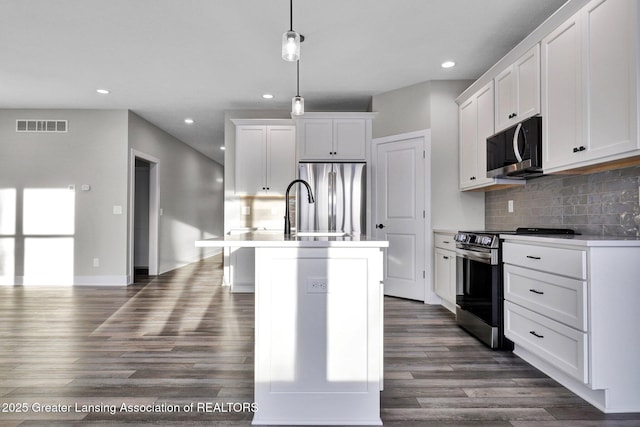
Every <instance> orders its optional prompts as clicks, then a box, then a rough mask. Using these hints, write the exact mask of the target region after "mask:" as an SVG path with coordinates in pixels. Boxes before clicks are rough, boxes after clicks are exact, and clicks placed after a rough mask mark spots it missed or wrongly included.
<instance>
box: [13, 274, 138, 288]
mask: <svg viewBox="0 0 640 427" xmlns="http://www.w3.org/2000/svg"><path fill="white" fill-rule="evenodd" d="M128 283H129V282H128V276H74V277H73V285H72V286H127V284H128ZM9 286H11V285H9ZM13 286H25V284H24V276H16V277H15V279H14V284H13ZM26 286H27V287H28V286H29V285H26ZM42 287H52V288H54V287H67V286H62V285H42Z"/></svg>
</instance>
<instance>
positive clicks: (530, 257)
mask: <svg viewBox="0 0 640 427" xmlns="http://www.w3.org/2000/svg"><path fill="white" fill-rule="evenodd" d="M527 258H529V259H542V258H540V257H539V256H535V255H527Z"/></svg>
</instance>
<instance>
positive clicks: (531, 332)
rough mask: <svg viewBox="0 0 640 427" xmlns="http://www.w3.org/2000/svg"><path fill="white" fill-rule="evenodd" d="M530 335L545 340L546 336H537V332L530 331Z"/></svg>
mask: <svg viewBox="0 0 640 427" xmlns="http://www.w3.org/2000/svg"><path fill="white" fill-rule="evenodd" d="M529 333H530V334H531V335H533V336H534V337H537V338H544V335H539V334H536V331H529Z"/></svg>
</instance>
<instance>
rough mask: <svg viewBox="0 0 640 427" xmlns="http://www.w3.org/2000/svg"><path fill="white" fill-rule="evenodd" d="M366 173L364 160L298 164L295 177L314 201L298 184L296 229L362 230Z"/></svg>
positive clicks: (363, 230) (360, 231) (364, 219)
mask: <svg viewBox="0 0 640 427" xmlns="http://www.w3.org/2000/svg"><path fill="white" fill-rule="evenodd" d="M366 173H367V172H366V163H338V162H335V163H315V162H313V163H300V164H299V166H298V177H299V178H300V179H304V180H305V181H307V182H308V183H309V185H310V186H311V189H312V191H313V196H314V198H315V203H312V204H310V203H309V201H308V200H307V195H306V191H305V189H304V188H303V187H298V189H297V204H296V220H297V221H296V227H297V229H298V231H317V230H320V231H344V232H347V233H366V196H367V192H366V182H367V179H366Z"/></svg>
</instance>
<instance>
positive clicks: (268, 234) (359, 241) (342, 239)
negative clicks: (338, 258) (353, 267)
mask: <svg viewBox="0 0 640 427" xmlns="http://www.w3.org/2000/svg"><path fill="white" fill-rule="evenodd" d="M195 245H196V247H200V248H203V247H215V248H225V247H234V248H237V247H245V248H386V247H388V246H389V242H388V241H386V240H376V239H374V238H372V237H370V236H367V235H365V234H353V235H351V234H347V235H345V236H297V235H295V234H293V235H291V236H285V235H284V233H283V232H282V231H252V232H248V233H242V234H228V235H225V236H224V237H216V238H212V239H204V240H196V242H195Z"/></svg>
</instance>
